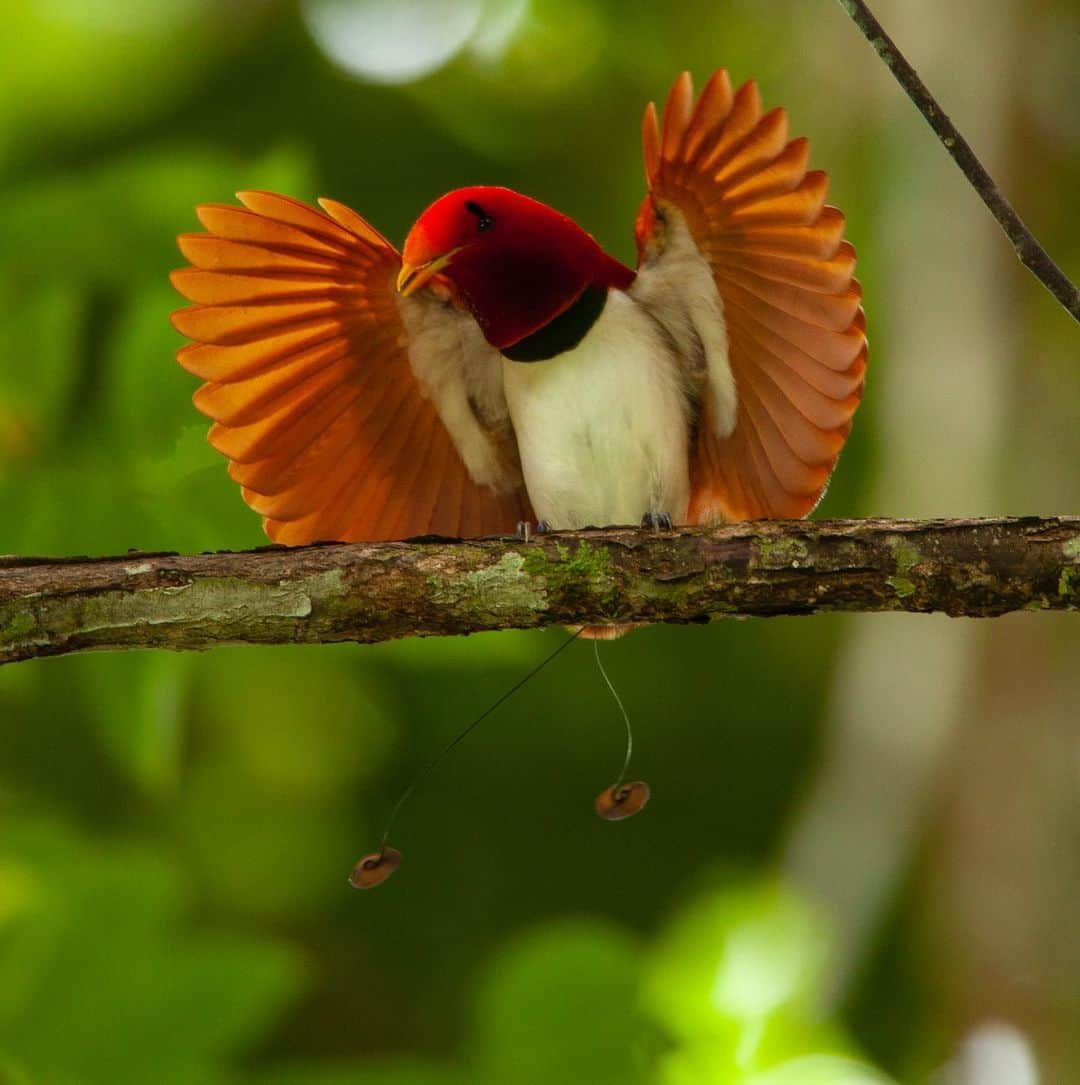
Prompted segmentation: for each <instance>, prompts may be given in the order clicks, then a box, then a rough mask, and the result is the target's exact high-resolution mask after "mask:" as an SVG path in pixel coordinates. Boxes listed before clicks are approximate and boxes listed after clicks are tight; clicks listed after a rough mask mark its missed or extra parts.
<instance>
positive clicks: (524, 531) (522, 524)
mask: <svg viewBox="0 0 1080 1085" xmlns="http://www.w3.org/2000/svg"><path fill="white" fill-rule="evenodd" d="M550 530H551V525H550V524H549V523H548V522H547V520H537V521H536V524H535V525H534V524H532V523H530V522H529V521H528V520H519V521H518V526H517V530H516V531H515V532H514V534H515V535H516V536H517V537H518V538H519V539H521V541H522V542H528V541H529V540H530V539H531V538H532V537H533V536H534V535H546V534H547V533H548V532H549V531H550Z"/></svg>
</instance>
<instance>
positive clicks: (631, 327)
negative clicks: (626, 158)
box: [173, 71, 867, 544]
mask: <svg viewBox="0 0 1080 1085" xmlns="http://www.w3.org/2000/svg"><path fill="white" fill-rule="evenodd" d="M643 135H644V149H645V173H646V177H647V181H648V193H647V195H646V197H645V199H644V202H643V203H642V205H641V208H640V210H639V212H638V215H637V221H636V224H635V236H636V240H637V250H638V263H637V268H636V270H634V269H631V268H629V267H627V266H625V265H624V264H622V263H620V262H619V261H618V260H616V259H614V258H613V257H611V256H608V255H607V254H606V253H605V252H604V251H603V250H602V249H601V248H600V246H599V245H598V244H597V243H596V241H595V240H593V238H592V237H591V236H590V235H589V234H588V233H586V232H585V231H584V230H583V229H582V228H581V227H580V226H578V225H577V223H575V222H574V221H573V220H571V219H569V218H567V217H566V216H565V215H562V214H560V213H559V212H558V211H555V210H553V209H552V208H550V207H548V206H546V205H545V204H543V203H539V202H537V201H536V200H533V199H530V198H529V197H527V196H523V195H520V194H519V193H517V192H513V191H511V190H510V189H506V188H499V187H493V186H484V185H478V186H473V187H469V188H462V189H458V190H456V191H454V192H450V193H449V194H447V195H445V196H442V197H441V198H440V199H438V200H436V201H435V202H434V203H433V204H432V205H431V206H430V207H429V208H428V209H427V210H426V211H425V212H424V213H423V214H422V215H421V216H420V218H419V219H418V220H417V221H416V224H415V225H414V226H413V227H412V229H411V231H410V232H409V235H408V237H407V238H406V240H405V245H404V249H403V251H402V252H401V253H398V251H397V250H396V249H395V248H394V246H393V245H391V244H390V242H389V241H387V240H386V239H385V238H384V237H383V236H382V234H380V233H379V232H378V231H377V230H376V229H374V228H373V227H372V226H370V225H369V224H368V223H367V222H366V221H365V220H364V219H363V218H361V217H360V216H359V215H357V214H356V213H355V212H354V211H351V210H350V209H349V208H347V207H345V206H344V205H342V204H340V203H337V202H335V201H333V200H320V201H319V204H320V206H321V207H322V210H321V211H318V210H315V209H314V208H312V207H309V206H307V205H306V204H303V203H300V202H298V201H296V200H293V199H290V198H288V197H285V196H279V195H272V194H269V193H265V192H242V193H239V195H238V198H239V200H240V202H241V203H242V204H243V207H233V206H224V205H217V204H209V205H205V206H202V207H200V208H199V209H198V215H199V219H200V220H201V222H202V224H203V226H204V227H205V229H206V231H207V232H206V233H199V234H185V235H183V236H182V237H180V239H179V245H180V249H181V251H182V252H183V254H184V256H185V257H186V258H187V259H188V260H189V261H190V263H191V265H192V266H190V267H185V268H183V269H182V270H180V271H177V272H175V273H174V274H173V282H174V284H175V286H176V288H177V289H178V290H179V291H180V293H181V294H183V295H184V296H185V297H186V298H187V299H189V300H190V301H192V302H193V303H194V305H192V306H191V307H189V308H186V309H182V310H181V311H179V312H177V313H176V314H174V316H173V323H174V324H175V326H176V327H177V328H178V329H179V330H180V331H181V332H182V333H183V334H184V335H186V336H188V337H189V338H190V339H192V340H193V341H194V342H193V343H192V344H191V345H189V346H185V347H184V348H183V349H182V350H181V351H180V352H179V354H178V360H179V362H180V364H181V365H182V366H184V368H185V369H187V370H189V371H190V372H191V373H193V374H195V375H196V376H197V377H199V378H201V379H202V380H203V381H204V382H205V383H204V384H203V385H202V386H201V387H200V388H199V389H198V391H197V392H196V393H195V404H196V405H197V406H198V407H199V409H200V410H201V411H203V412H204V413H205V414H206V415H208V416H209V417H210V418H211V419H212V420H213V425H212V427H211V429H210V434H209V440H210V443H211V444H212V445H213V446H214V448H216V449H217V450H218V451H220V452H221V453H223V454H224V455H225V456H227V457H228V459H229V461H230V463H229V473H230V475H231V476H232V477H233V478H234V479H235V480H236V481H237V482H238V483H239V484H240V486H241V487H242V493H243V496H244V500H245V501H246V502H247V503H248V504H249V505H250V506H251V507H252V508H253V509H254V510H255V511H256V512H258V513H260V514H261V515H262V516H263V518H264V525H265V528H266V532H267V534H268V535H269V536H270V538H271V539H274V540H276V541H278V542H281V543H287V544H300V543H308V542H313V541H317V540H339V541H362V540H380V539H404V538H409V537H411V536H416V535H425V534H437V535H445V536H476V535H488V534H501V533H511V532H513V531H514V530H515V529H517V528H518V527H519V525H521V524H529V523H530V522H533V521H536V522H538V523H539V524H540V525H541V526H548V527H550V528H552V529H571V528H579V527H584V526H587V525H605V524H628V523H634V524H636V523H639V522H641V523H644V524H647V525H652V526H666V525H669V524H700V523H706V522H711V521H716V520H745V519H754V518H759V517H780V518H789V517H801V516H805V515H806V514H807V513H809V512H810V510H811V509H813V508H814V506H815V505H816V504H817V502H818V501H819V500H820V498H821V495H822V494H823V492H824V490H825V487H826V484H827V483H828V480H829V476H830V474H831V473H832V470H833V467H834V465H835V464H836V460H837V457H838V455H839V453H840V449H841V447H842V446H843V444H844V440H845V438H846V437H847V434H848V431H849V429H850V428H851V421H852V416H853V415H854V413H855V409H856V407H857V406H858V403H859V399H860V396H861V394H862V388H863V377H864V372H865V369H866V357H867V344H866V334H865V327H866V324H865V318H864V315H863V311H862V307H861V304H860V302H861V290H860V287H859V284H858V282H857V281H856V280H855V279H854V278H853V271H854V267H855V251H854V249H853V247H852V246H851V244H850V243H849V242H847V241H845V240H844V238H843V232H844V217H843V215H842V214H841V213H840V211H838V210H837V209H836V208H834V207H831V206H828V205H827V204H826V203H825V196H826V187H827V182H826V177H825V174H824V173H822V172H820V171H808V170H807V161H808V145H807V141H806V140H805V139H795V140H791V141H789V140H788V126H787V116H786V114H785V112H784V111H783V110H782V109H774V110H772V111H770V112H767V113H762V109H761V102H760V98H759V95H758V90H757V87H756V86H755V84H754V83H753V82H748V83H746V84H744V85H743V86H742V87H741V88H740V89H739V90H738V91H737V92H734V91H733V90H732V87H731V83H730V81H729V79H728V76H727V73H726V72H724V71H719V72H717V73H716V74H715V75H714V76H713V77H712V78H711V79H710V80H709V82H708V83H707V85H706V86H705V89H704V91H703V92H702V94H701V96H700V98H698V99H697V102H696V103H695V101H694V95H693V89H692V85H691V81H690V77H689V75H688V74H686V73H684V74H683V75H681V76H680V77H679V79H678V80H677V81H676V83H675V85H674V87H673V88H672V91H671V94H670V96H669V97H668V101H667V105H666V107H665V110H664V116H663V124H662V125H661V124H660V123H658V119H657V114H656V110H655V108H654V107H653V106H652V105H650V106H649V107H648V109H647V110H646V112H645V118H644V132H643Z"/></svg>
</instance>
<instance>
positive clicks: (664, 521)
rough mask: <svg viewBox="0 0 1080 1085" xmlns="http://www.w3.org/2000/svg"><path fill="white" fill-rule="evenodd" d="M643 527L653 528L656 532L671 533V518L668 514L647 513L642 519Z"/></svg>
mask: <svg viewBox="0 0 1080 1085" xmlns="http://www.w3.org/2000/svg"><path fill="white" fill-rule="evenodd" d="M641 526H642V527H646V528H647V527H651V528H652V529H653V530H654V531H670V530H671V526H672V525H671V517H670V516H668V514H667V513H666V512H647V513H645V515H644V516H643V517H642V518H641Z"/></svg>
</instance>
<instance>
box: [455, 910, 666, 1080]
mask: <svg viewBox="0 0 1080 1085" xmlns="http://www.w3.org/2000/svg"><path fill="white" fill-rule="evenodd" d="M639 957H640V951H639V949H638V947H637V945H636V944H635V942H634V940H633V939H632V938H631V937H629V936H628V935H627V934H625V933H624V932H622V931H621V930H619V929H617V928H614V927H610V926H606V925H604V924H601V923H594V922H585V921H567V922H563V923H557V924H553V925H551V926H545V927H542V928H540V929H539V930H536V931H534V932H532V933H530V934H527V935H525V936H524V937H523V938H521V939H519V940H518V941H517V942H516V943H515V944H513V945H511V946H510V947H509V948H508V949H506V950H504V951H503V952H502V953H501V954H500V955H499V957H498V958H497V959H496V960H495V962H494V964H493V965H492V966H491V968H490V969H489V972H488V975H487V978H486V980H485V981H483V983H482V984H481V990H480V994H479V997H478V999H477V1010H476V1033H477V1040H476V1043H475V1051H476V1059H477V1067H478V1070H479V1072H480V1073H481V1074H482V1076H483V1078H484V1080H485V1081H489V1082H492V1083H493V1085H495V1083H499V1085H506V1083H511V1082H512V1083H513V1085H551V1083H552V1082H558V1083H559V1085H574V1083H578V1082H580V1083H581V1085H633V1083H634V1082H645V1081H647V1080H649V1076H648V1074H647V1073H646V1072H645V1071H646V1067H645V1060H646V1058H647V1057H648V1054H649V1050H648V1049H649V1048H651V1043H650V1041H651V1039H652V1032H651V1030H650V1028H649V1026H648V1022H647V1021H646V1020H645V1019H644V1018H643V1017H642V1015H641V1013H640V1010H639V1008H638V979H639V976H638V972H639V964H638V962H639Z"/></svg>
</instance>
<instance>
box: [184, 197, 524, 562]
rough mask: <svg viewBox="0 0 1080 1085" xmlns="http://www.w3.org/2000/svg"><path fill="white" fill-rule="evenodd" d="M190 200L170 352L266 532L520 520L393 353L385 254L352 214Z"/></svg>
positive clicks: (308, 535) (361, 536)
mask: <svg viewBox="0 0 1080 1085" xmlns="http://www.w3.org/2000/svg"><path fill="white" fill-rule="evenodd" d="M239 199H240V201H241V202H242V203H243V204H244V205H245V206H244V207H226V206H217V205H208V206H204V207H200V208H199V209H198V215H199V219H200V221H201V222H202V223H203V225H204V226H205V227H206V229H207V231H208V232H207V233H205V234H192V235H185V236H183V237H181V238H180V239H179V244H180V249H181V251H182V252H183V254H184V255H185V256H186V257H187V259H188V260H190V261H191V264H192V266H191V267H187V268H183V269H181V270H179V271H176V272H174V273H173V276H172V280H173V283H174V285H175V286H176V288H177V290H179V291H180V293H181V294H183V295H184V297H186V298H187V299H188V300H189V301H192V302H194V303H195V305H194V306H192V307H191V308H188V309H182V310H180V311H179V312H177V313H175V314H174V315H173V323H174V324H175V326H176V327H177V329H178V330H179V331H181V332H182V333H183V334H184V335H186V336H188V337H189V338H191V339H192V340H194V343H193V344H192V345H190V346H187V347H184V348H183V349H181V350H180V351H179V353H178V354H177V360H178V361H179V362H180V364H181V365H182V366H184V368H185V369H187V370H189V371H190V372H191V373H193V374H195V376H197V377H200V378H202V379H203V380H204V381H205V382H206V383H205V384H203V385H202V387H201V388H199V390H198V391H197V392H196V393H195V404H196V406H197V407H198V408H199V409H200V410H201V411H202V412H203V413H204V414H206V415H207V416H208V417H209V418H210V419H212V420H213V425H212V427H211V429H210V434H209V440H210V443H211V444H212V445H213V446H214V447H215V448H216V449H217V450H218V451H219V452H221V453H223V454H224V455H225V456H227V457H228V458H229V460H230V461H231V462H230V464H229V474H230V475H231V476H232V477H233V479H235V480H236V481H237V482H238V483H239V484H240V486H241V487H242V491H241V492H242V493H243V497H244V500H245V501H246V502H247V503H248V504H249V505H250V506H251V507H252V508H253V509H255V510H256V511H257V512H259V513H261V514H262V516H263V517H264V526H265V528H266V532H267V534H268V535H269V536H270V538H271V539H273V540H275V541H276V542H283V543H289V544H300V543H308V542H314V541H316V540H340V541H345V542H353V541H361V540H377V539H402V538H408V537H410V536H415V535H424V534H438V535H449V536H470V535H486V534H494V533H497V532H503V531H508V530H513V528H514V526H515V524H516V523H517V522H518V521H519V520H524V519H528V518H529V516H530V512H529V509H528V502H527V499H526V498H525V496H524V494H523V492H522V491H521V490H520V489H519V490H517V491H516V492H515V493H512V494H504V495H498V494H496V493H494V492H493V491H492V490H491V489H490V488H488V487H482V486H478V485H477V484H476V483H474V482H473V481H472V479H471V478H470V477H469V475H468V471H467V470H466V467H465V464H464V463H463V462H462V460H461V457H460V456H459V454H458V452H457V449H456V448H455V446H454V443H453V441H452V439H451V437H450V435H449V433H448V432H447V430H446V428H445V426H444V425H443V423H442V421H441V419H440V418H439V415H438V412H437V410H436V408H435V406H434V405H433V404H432V403H431V402H430V401H429V400H428V399H426V398H425V397H424V396H423V395H422V394H421V392H420V388H419V386H418V384H417V382H416V380H415V378H414V376H413V373H412V368H411V366H410V364H409V359H408V353H407V346H408V343H407V336H406V332H405V327H404V325H403V323H402V320H401V317H400V315H399V313H398V310H397V306H396V302H395V292H394V279H395V277H396V276H397V273H398V271H399V269H400V266H401V260H400V257H399V255H398V253H397V252H396V250H395V249H394V248H393V246H392V245H391V244H390V243H389V242H388V241H387V240H386V239H385V238H384V237H383V236H382V235H381V234H379V233H378V231H376V230H375V229H373V228H372V227H371V226H369V225H368V224H367V223H366V222H364V220H363V219H361V218H360V216H359V215H356V214H355V213H354V212H352V211H350V210H349V209H348V208H346V207H344V206H343V205H341V204H337V203H334V202H333V201H330V200H326V201H322V205H323V207H324V208H325V211H326V213H323V212H320V211H317V210H315V209H314V208H312V207H308V206H307V205H306V204H302V203H299V202H298V201H296V200H291V199H288V198H286V197H284V196H276V195H271V194H270V193H264V192H243V193H240V194H239Z"/></svg>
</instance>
